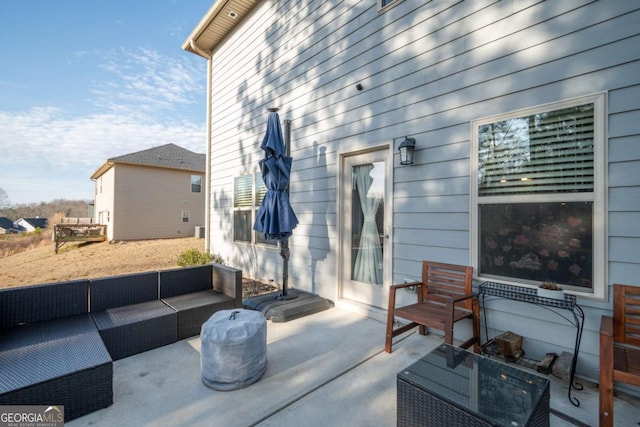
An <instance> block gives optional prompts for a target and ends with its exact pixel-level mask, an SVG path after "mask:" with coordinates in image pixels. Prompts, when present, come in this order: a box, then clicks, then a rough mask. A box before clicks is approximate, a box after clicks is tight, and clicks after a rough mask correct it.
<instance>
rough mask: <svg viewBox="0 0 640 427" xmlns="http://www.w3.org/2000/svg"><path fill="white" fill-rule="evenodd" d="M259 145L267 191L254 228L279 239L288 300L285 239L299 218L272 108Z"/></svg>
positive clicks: (289, 160) (284, 293)
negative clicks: (291, 195)
mask: <svg viewBox="0 0 640 427" xmlns="http://www.w3.org/2000/svg"><path fill="white" fill-rule="evenodd" d="M260 148H262V150H264V153H265V157H264V159H262V160H260V171H261V172H262V180H263V181H264V184H265V186H266V187H267V192H266V194H265V195H264V199H262V204H261V205H260V208H259V209H258V214H257V216H256V222H255V224H254V225H253V229H254V230H255V231H258V232H261V233H263V234H264V237H265V239H267V240H276V241H278V245H279V247H280V256H282V260H283V269H282V275H283V277H282V294H281V295H280V297H281V298H282V299H287V279H288V275H289V273H288V269H289V266H288V262H289V255H290V254H289V245H288V239H289V236H291V233H292V231H293V229H294V228H295V227H296V225H298V218H297V217H296V214H295V212H294V211H293V208H292V207H291V203H290V202H289V177H290V175H291V164H292V163H293V159H292V158H291V157H290V156H288V155H287V154H288V153H287V151H286V149H285V143H284V138H283V136H282V128H281V127H280V118H279V117H278V113H276V112H275V111H273V110H270V113H269V118H268V122H267V133H266V135H265V136H264V139H263V140H262V144H261V145H260ZM287 148H288V147H287Z"/></svg>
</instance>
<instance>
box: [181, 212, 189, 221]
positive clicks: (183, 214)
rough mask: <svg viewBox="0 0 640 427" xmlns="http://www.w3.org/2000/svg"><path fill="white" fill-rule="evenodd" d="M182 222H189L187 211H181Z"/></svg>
mask: <svg viewBox="0 0 640 427" xmlns="http://www.w3.org/2000/svg"><path fill="white" fill-rule="evenodd" d="M182 222H189V211H182Z"/></svg>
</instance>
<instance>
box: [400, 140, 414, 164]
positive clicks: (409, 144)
mask: <svg viewBox="0 0 640 427" xmlns="http://www.w3.org/2000/svg"><path fill="white" fill-rule="evenodd" d="M415 149H416V140H415V139H413V138H409V137H407V136H405V137H404V141H402V142H401V143H400V146H399V147H398V150H400V164H401V165H412V164H413V150H415Z"/></svg>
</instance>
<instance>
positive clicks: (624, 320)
mask: <svg viewBox="0 0 640 427" xmlns="http://www.w3.org/2000/svg"><path fill="white" fill-rule="evenodd" d="M614 381H619V382H623V383H627V384H632V385H635V386H640V287H638V286H628V285H618V284H614V285H613V317H612V316H602V318H601V321H600V427H605V426H606V427H609V426H613V382H614Z"/></svg>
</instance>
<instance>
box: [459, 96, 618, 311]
mask: <svg viewBox="0 0 640 427" xmlns="http://www.w3.org/2000/svg"><path fill="white" fill-rule="evenodd" d="M588 103H593V104H594V132H593V133H594V189H593V192H589V193H563V194H531V195H511V196H485V197H482V198H480V197H479V195H478V148H479V147H478V144H479V142H478V128H479V127H480V126H482V125H485V124H488V123H495V122H499V121H503V120H506V119H509V118H515V117H523V116H529V115H533V114H536V113H540V112H544V111H553V110H561V109H563V108H569V107H573V106H577V105H582V104H588ZM606 105H607V94H606V92H601V93H596V94H592V95H587V96H582V97H578V98H572V99H567V100H563V101H559V102H554V103H549V104H543V105H538V106H535V107H531V108H526V109H522V110H517V111H512V112H508V113H504V114H500V115H496V116H491V117H485V118H482V119H477V120H474V121H472V122H471V171H470V184H471V185H470V193H471V197H470V200H471V206H470V213H471V215H470V224H469V225H470V228H469V230H470V240H471V241H470V248H471V250H470V254H471V265H472V266H473V267H474V276H475V279H477V280H479V281H486V280H491V281H498V282H502V283H508V284H513V285H518V286H525V287H536V285H532V284H530V283H526V282H525V281H523V282H519V281H518V280H517V279H512V280H511V279H507V280H505V279H504V278H500V279H495V278H492V277H483V276H482V275H480V273H479V262H478V259H479V255H480V249H479V244H480V242H479V234H480V230H479V219H480V218H479V214H478V211H479V205H480V203H481V202H482V203H483V204H484V203H509V202H513V203H536V202H538V203H543V202H573V201H592V202H593V261H592V264H593V288H592V289H591V292H588V291H586V290H585V291H584V292H583V291H579V290H573V289H571V290H568V293H570V294H574V295H578V296H584V297H588V298H592V299H598V300H606V299H607V297H608V293H607V289H608V256H607V211H608V210H607V188H608V184H607V167H606V165H607V112H606Z"/></svg>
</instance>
